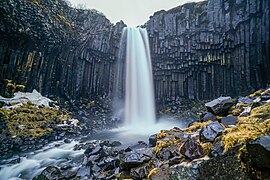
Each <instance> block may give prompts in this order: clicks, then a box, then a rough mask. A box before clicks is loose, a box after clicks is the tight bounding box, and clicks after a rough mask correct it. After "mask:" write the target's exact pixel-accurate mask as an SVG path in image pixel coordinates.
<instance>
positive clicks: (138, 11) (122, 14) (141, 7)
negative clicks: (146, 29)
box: [69, 0, 200, 27]
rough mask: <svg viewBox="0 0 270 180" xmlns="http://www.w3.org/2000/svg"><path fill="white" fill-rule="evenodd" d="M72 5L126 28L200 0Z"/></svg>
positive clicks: (75, 0) (83, 0) (98, 0)
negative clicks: (121, 21) (156, 14)
mask: <svg viewBox="0 0 270 180" xmlns="http://www.w3.org/2000/svg"><path fill="white" fill-rule="evenodd" d="M69 1H70V2H71V3H72V4H73V5H77V4H84V5H86V7H87V8H90V9H97V10H98V11H101V12H102V13H103V14H105V15H106V17H107V18H108V19H109V20H110V21H111V22H113V23H116V22H118V21H120V20H123V21H124V22H125V23H126V24H127V25H128V26H133V27H134V26H137V25H142V24H144V23H145V22H146V21H147V20H148V19H149V17H150V16H151V15H153V13H154V12H156V11H159V10H161V9H165V10H168V9H171V8H173V7H176V6H179V5H181V4H184V3H186V2H193V1H200V0H69Z"/></svg>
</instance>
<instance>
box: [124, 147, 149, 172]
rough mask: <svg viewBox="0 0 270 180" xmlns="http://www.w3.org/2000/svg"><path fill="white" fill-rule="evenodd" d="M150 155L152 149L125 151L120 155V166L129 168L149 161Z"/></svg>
mask: <svg viewBox="0 0 270 180" xmlns="http://www.w3.org/2000/svg"><path fill="white" fill-rule="evenodd" d="M152 156H153V155H152V149H148V148H144V149H136V150H133V151H129V152H125V153H124V154H121V156H120V168H121V169H123V170H125V169H131V168H133V167H136V166H138V165H140V164H143V163H144V162H147V161H149V160H150V159H151V157H152Z"/></svg>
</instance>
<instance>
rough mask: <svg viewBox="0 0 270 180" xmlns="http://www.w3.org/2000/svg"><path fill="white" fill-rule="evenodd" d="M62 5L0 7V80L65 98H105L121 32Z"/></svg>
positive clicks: (37, 0) (21, 0)
mask: <svg viewBox="0 0 270 180" xmlns="http://www.w3.org/2000/svg"><path fill="white" fill-rule="evenodd" d="M124 26H125V25H124V24H123V22H119V23H117V24H116V25H113V24H112V23H110V21H109V20H108V19H107V18H106V17H105V16H104V15H102V14H101V13H99V12H97V11H95V10H77V9H74V8H71V7H69V6H67V4H66V3H65V2H63V1H62V0H53V1H51V0H48V1H42V0H2V1H1V2H0V80H2V82H1V84H0V85H1V86H2V88H1V91H2V92H1V93H3V91H4V86H5V83H4V81H3V80H4V79H10V80H13V81H14V82H15V83H18V84H24V85H25V86H26V88H27V89H26V90H31V89H33V88H36V89H37V90H38V91H40V92H41V93H43V94H55V95H65V96H67V97H69V98H77V97H90V98H94V97H97V96H102V95H108V94H110V92H111V90H112V86H113V81H112V78H113V69H114V64H115V63H114V62H115V60H116V54H117V51H118V46H119V45H118V44H119V43H118V42H119V39H120V35H121V30H122V28H123V27H124Z"/></svg>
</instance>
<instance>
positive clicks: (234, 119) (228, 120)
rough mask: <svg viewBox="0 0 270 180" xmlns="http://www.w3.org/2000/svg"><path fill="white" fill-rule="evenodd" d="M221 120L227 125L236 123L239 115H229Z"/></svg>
mask: <svg viewBox="0 0 270 180" xmlns="http://www.w3.org/2000/svg"><path fill="white" fill-rule="evenodd" d="M220 122H221V123H222V124H224V125H225V126H226V127H228V126H232V125H236V123H237V117H236V116H227V117H224V118H221V120H220Z"/></svg>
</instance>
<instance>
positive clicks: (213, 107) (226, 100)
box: [205, 97, 233, 115]
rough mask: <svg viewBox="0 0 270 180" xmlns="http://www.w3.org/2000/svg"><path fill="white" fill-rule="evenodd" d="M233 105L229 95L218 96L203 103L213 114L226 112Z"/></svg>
mask: <svg viewBox="0 0 270 180" xmlns="http://www.w3.org/2000/svg"><path fill="white" fill-rule="evenodd" d="M232 105H233V101H232V98H231V97H219V98H217V99H214V100H213V101H210V102H208V103H206V104H205V107H206V108H207V110H208V111H209V112H212V113H214V114H215V115H222V114H227V112H228V110H229V108H230V107H231V106H232Z"/></svg>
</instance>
